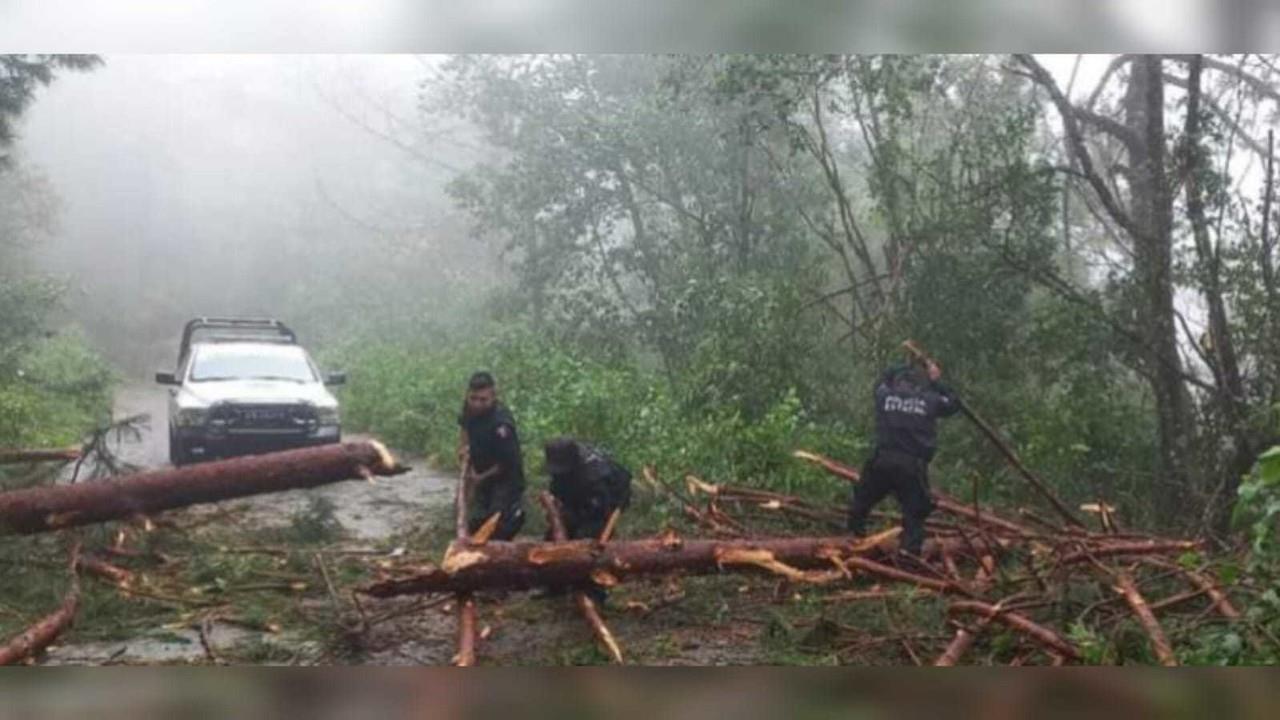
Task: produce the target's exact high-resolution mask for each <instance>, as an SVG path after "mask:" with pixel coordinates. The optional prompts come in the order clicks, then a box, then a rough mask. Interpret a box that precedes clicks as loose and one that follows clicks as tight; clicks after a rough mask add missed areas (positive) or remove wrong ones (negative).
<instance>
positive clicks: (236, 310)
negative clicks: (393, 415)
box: [18, 55, 491, 372]
mask: <svg viewBox="0 0 1280 720" xmlns="http://www.w3.org/2000/svg"><path fill="white" fill-rule="evenodd" d="M105 60H106V65H105V66H104V67H101V68H99V69H97V70H95V71H93V72H89V73H84V74H76V73H68V74H65V75H63V76H61V77H59V78H58V80H57V81H56V82H55V83H54V84H53V85H52V86H50V87H49V88H47V89H46V90H44V91H43V92H42V94H41V96H40V97H39V99H38V100H37V102H36V103H35V104H34V105H33V106H32V108H31V110H30V112H29V113H28V114H27V115H26V117H25V118H24V122H23V124H22V126H21V127H20V132H21V137H20V141H19V145H18V157H19V160H20V162H21V164H22V165H23V167H24V168H25V169H26V171H28V172H30V173H36V174H39V175H42V176H43V177H44V178H45V179H46V180H47V181H48V186H49V187H50V188H51V189H52V192H53V193H54V194H55V195H56V199H57V203H58V207H59V209H60V212H59V213H58V217H57V222H56V225H55V226H54V227H53V228H52V229H51V232H50V236H49V237H48V238H47V239H45V240H44V241H42V242H41V243H39V244H37V245H36V246H35V247H33V252H34V253H35V257H36V258H37V262H38V264H39V265H40V266H41V268H42V269H44V270H47V271H50V272H53V273H55V274H58V275H60V276H61V277H63V278H66V279H67V280H69V281H70V283H71V289H72V292H71V293H70V295H69V301H68V305H69V308H70V310H71V312H72V313H73V315H74V317H75V318H76V319H78V320H79V321H80V324H82V325H83V326H84V327H85V328H86V330H87V332H88V333H89V334H90V336H91V338H92V339H93V340H94V341H95V344H97V345H98V346H99V347H101V348H103V349H104V351H106V352H107V353H108V354H109V355H110V356H111V359H112V360H114V361H116V362H117V363H118V364H120V365H121V366H122V367H125V368H127V369H128V370H130V371H139V372H140V371H144V370H146V369H149V368H151V367H153V366H155V365H157V364H163V363H164V362H168V361H169V360H168V359H169V358H171V357H172V354H173V351H174V347H175V342H176V339H175V338H176V334H177V332H178V331H179V329H180V327H181V323H182V322H183V321H184V320H185V319H187V318H189V317H192V316H195V315H213V314H253V315H271V316H280V317H282V318H284V319H285V320H286V321H291V322H293V323H295V324H296V325H298V326H299V327H298V328H297V329H298V330H299V331H300V333H302V334H303V335H304V337H311V338H312V339H314V340H316V341H320V340H324V339H328V338H332V337H334V336H335V334H336V333H337V332H338V331H339V329H340V328H342V327H349V325H348V324H349V323H354V322H376V321H378V320H379V319H387V318H391V317H393V316H394V317H395V318H396V319H397V320H399V321H404V320H405V312H409V313H410V314H412V313H413V312H417V311H418V310H419V309H421V308H424V307H426V308H431V307H434V308H435V309H436V311H437V313H438V312H441V305H440V304H439V302H436V303H433V302H430V301H431V299H432V298H436V299H438V300H439V301H440V302H443V301H444V299H445V298H453V299H454V300H457V299H458V297H459V293H458V288H457V287H456V286H457V284H458V283H464V284H465V285H466V286H468V287H472V288H474V287H476V286H477V285H480V284H482V278H484V277H487V276H486V275H485V273H486V271H487V270H488V269H489V266H490V265H491V263H489V262H487V261H486V258H487V257H489V255H487V252H488V251H487V248H484V247H481V246H477V245H476V243H475V242H474V241H472V240H470V239H469V237H468V233H467V228H466V222H465V220H464V219H463V218H461V217H460V216H458V215H457V214H455V212H454V211H453V210H452V209H451V208H450V204H449V202H448V199H447V198H446V197H445V195H444V186H445V184H446V183H447V181H448V180H449V178H450V177H451V175H452V173H451V172H450V170H449V168H458V167H464V166H465V165H466V164H468V163H469V162H471V158H470V157H469V151H467V150H465V149H464V148H463V146H462V145H460V144H459V140H458V138H459V133H458V132H457V130H456V128H452V126H451V125H450V124H449V123H450V122H451V121H449V120H447V119H444V118H441V119H440V120H439V122H438V123H437V122H436V121H435V120H433V119H431V118H427V119H426V120H425V121H424V115H423V114H422V113H419V112H418V101H419V95H420V92H419V88H420V85H421V83H422V82H423V80H424V78H425V77H427V76H428V75H429V73H430V72H431V70H432V66H433V64H434V63H435V62H437V61H438V58H428V57H411V56H327V57H326V56H234V55H218V56H198V55H184V56H162V55H146V56H128V55H126V56H107V57H105ZM424 122H427V123H428V124H432V127H431V128H427V127H424V125H423V123H424ZM428 130H430V132H429V131H428ZM397 305H398V306H399V307H398V308H397V307H396V306H397ZM393 308H396V309H393ZM410 319H413V318H410ZM417 319H419V320H422V321H424V322H426V321H430V320H432V319H433V318H431V317H419V318H417ZM397 327H398V328H400V329H401V330H403V328H404V327H406V325H405V324H404V323H403V322H400V323H399V324H398V325H397Z"/></svg>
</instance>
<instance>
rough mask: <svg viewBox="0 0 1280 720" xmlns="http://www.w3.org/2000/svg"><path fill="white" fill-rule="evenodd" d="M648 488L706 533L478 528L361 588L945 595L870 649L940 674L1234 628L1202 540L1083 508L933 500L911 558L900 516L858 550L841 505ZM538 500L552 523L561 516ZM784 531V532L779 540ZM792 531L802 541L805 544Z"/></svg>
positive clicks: (1063, 659)
mask: <svg viewBox="0 0 1280 720" xmlns="http://www.w3.org/2000/svg"><path fill="white" fill-rule="evenodd" d="M796 455H797V456H798V457H801V458H802V459H805V460H809V461H811V462H814V463H817V464H819V465H821V466H822V467H824V468H825V469H826V470H827V471H829V472H831V473H832V474H834V475H837V476H838V477H841V478H844V479H845V480H848V481H850V482H856V481H857V480H858V471H857V470H855V469H854V468H851V467H848V466H846V465H843V464H841V463H839V462H836V461H834V460H831V459H828V458H825V457H821V456H818V455H814V454H811V453H805V452H798V453H796ZM644 477H645V479H646V480H647V481H648V482H649V483H650V485H651V486H652V487H654V488H656V489H658V490H659V491H660V492H664V493H669V495H670V496H671V497H672V498H674V499H675V500H676V501H677V503H678V505H679V506H680V507H681V508H682V510H683V512H684V514H685V515H686V516H687V517H688V518H689V519H690V520H692V521H693V522H694V524H695V525H696V526H697V527H698V528H700V529H702V530H703V531H705V532H706V533H707V534H709V535H710V536H711V537H710V538H705V537H704V538H684V537H680V536H678V535H677V534H676V533H675V532H674V531H673V530H670V529H668V530H667V531H666V532H665V533H664V534H663V535H662V536H660V537H657V538H650V539H643V540H628V541H619V540H613V541H609V540H607V538H600V539H597V540H576V541H562V540H561V541H555V540H553V541H551V542H527V541H525V542H499V541H489V540H488V537H487V534H486V533H483V532H481V533H478V535H479V537H474V538H465V537H462V536H459V538H458V539H457V540H456V541H455V542H454V543H452V544H451V545H450V547H449V548H448V550H447V551H446V554H445V557H444V559H443V561H442V562H441V563H440V564H439V565H438V566H437V565H427V566H415V567H410V568H404V569H402V571H401V572H399V573H397V574H396V575H394V576H384V577H383V578H381V579H380V580H379V581H377V582H374V583H372V584H370V585H367V586H365V587H363V588H361V589H360V592H361V593H363V594H365V595H368V596H372V597H381V598H385V597H392V596H398V595H414V594H432V593H439V594H445V593H452V594H457V595H458V596H459V597H463V596H465V597H467V598H473V597H474V593H476V592H477V591H483V590H519V589H529V588H535V587H539V586H542V585H552V584H570V585H572V584H575V583H576V584H579V585H581V584H582V583H585V582H588V581H589V582H595V583H597V584H600V585H605V586H612V585H617V584H619V583H621V582H624V581H626V580H628V579H631V578H638V577H644V576H649V577H653V576H662V577H666V578H672V577H679V576H687V575H710V574H719V573H724V572H748V573H757V574H766V575H771V576H775V577H777V578H778V579H779V580H780V585H782V586H786V587H787V588H796V589H798V588H800V587H802V586H810V587H814V588H818V589H820V592H822V593H824V594H823V596H822V598H821V600H822V601H823V602H859V601H866V600H886V599H889V598H896V597H902V596H904V595H905V596H914V595H915V594H916V593H924V594H929V595H933V596H937V597H939V598H942V599H943V604H942V606H943V607H945V611H944V613H942V616H941V617H938V618H936V624H935V625H934V626H932V627H919V626H916V627H906V628H903V627H895V628H893V630H894V636H893V637H882V638H875V639H874V640H875V641H876V642H885V641H890V642H899V643H901V645H902V646H903V648H904V649H905V651H906V654H907V656H908V657H909V658H910V659H911V660H912V661H914V662H916V663H918V664H925V663H928V662H931V663H932V664H934V665H940V666H947V665H958V664H969V663H980V662H983V661H982V660H981V659H977V658H976V657H975V655H976V653H975V651H974V648H975V646H978V645H980V644H981V643H982V642H984V641H986V640H990V639H992V637H993V636H994V635H995V634H996V632H997V629H999V630H1001V631H1003V633H1004V634H1006V635H1008V636H1011V637H1012V638H1013V644H1014V646H1015V648H1016V655H1015V657H1014V658H1013V663H1014V664H1019V665H1022V664H1053V665H1060V664H1069V663H1081V662H1086V661H1088V658H1087V657H1086V654H1085V652H1084V651H1083V650H1082V648H1081V647H1079V646H1078V644H1077V642H1076V641H1074V640H1073V639H1072V638H1073V633H1072V631H1071V630H1072V628H1079V627H1087V628H1090V629H1092V630H1098V631H1104V632H1105V631H1107V630H1108V629H1114V628H1118V627H1120V626H1122V625H1125V624H1126V623H1128V624H1130V626H1135V625H1136V627H1138V628H1140V629H1141V632H1142V633H1143V634H1144V635H1145V638H1146V642H1147V643H1148V644H1149V647H1150V651H1151V654H1152V655H1153V656H1154V658H1155V659H1156V660H1158V662H1160V663H1161V664H1163V665H1176V664H1177V663H1178V659H1177V652H1176V646H1175V644H1174V642H1172V641H1171V639H1170V637H1171V636H1170V634H1169V633H1168V632H1166V624H1167V622H1168V620H1169V619H1170V618H1171V617H1173V616H1177V617H1178V618H1179V619H1180V620H1186V621H1188V622H1192V623H1196V622H1208V621H1222V622H1238V621H1240V620H1241V614H1240V612H1239V611H1238V610H1237V609H1236V607H1235V606H1234V605H1233V604H1232V602H1231V599H1230V598H1229V597H1228V595H1227V593H1226V592H1225V591H1224V590H1223V589H1222V588H1221V587H1219V585H1218V583H1217V581H1216V580H1215V579H1214V578H1213V577H1212V573H1211V572H1209V568H1208V567H1207V566H1206V565H1204V564H1202V561H1201V560H1200V558H1202V557H1203V555H1202V552H1201V551H1202V550H1203V543H1202V542H1201V541H1199V540H1194V539H1178V538H1166V537H1159V536H1155V535H1151V534H1147V533H1142V532H1134V531H1129V530H1123V529H1121V528H1120V527H1119V526H1118V523H1117V521H1116V518H1115V516H1114V511H1113V510H1112V509H1111V508H1110V507H1107V506H1105V505H1096V506H1087V507H1085V508H1082V510H1084V511H1086V512H1092V513H1093V514H1094V515H1095V516H1096V517H1097V518H1098V525H1099V527H1097V528H1096V529H1091V528H1088V527H1084V526H1082V525H1078V524H1072V523H1057V522H1054V521H1051V520H1049V519H1046V518H1044V517H1041V516H1039V515H1037V514H1035V513H1032V512H1029V511H1026V510H1023V511H1020V512H1019V513H1018V514H1017V517H1012V516H1010V515H1009V514H1007V513H1001V512H996V511H994V510H992V509H991V508H989V507H982V506H979V505H977V504H976V503H966V502H962V501H960V500H958V499H956V498H954V497H951V496H949V495H946V494H945V493H940V492H935V493H934V501H935V503H936V507H937V512H936V513H935V514H934V515H933V517H931V519H930V520H929V522H928V523H927V533H928V539H927V541H926V543H925V547H924V553H923V558H912V557H907V556H905V555H904V554H902V553H900V552H899V551H898V547H897V535H898V533H899V530H898V528H897V527H896V518H894V517H890V516H888V515H886V514H883V513H882V514H881V516H880V517H882V518H883V519H885V520H887V521H892V522H890V523H889V524H891V525H894V526H895V527H890V528H889V529H888V530H886V531H884V532H882V533H879V534H877V535H874V536H872V537H869V538H866V539H858V538H853V537H851V536H849V535H848V534H847V533H845V532H843V529H844V521H845V510H844V508H842V507H839V506H835V505H824V504H821V503H815V502H812V501H809V500H805V499H802V498H799V497H796V496H792V495H786V494H781V493H776V492H770V491H767V490H760V489H754V488H747V487H736V486H731V485H716V484H709V483H706V482H703V481H701V480H699V479H698V478H696V477H692V476H690V477H687V478H686V482H685V487H683V488H680V487H674V486H672V485H669V484H666V483H663V482H661V481H659V480H658V479H657V478H656V477H654V475H653V473H652V471H650V470H649V469H646V471H645V473H644ZM545 503H546V501H544V508H546V509H547V511H548V514H549V516H551V517H550V520H549V522H550V524H551V525H552V527H554V525H555V518H554V516H553V509H552V508H550V507H547V505H546V504H545ZM780 525H785V526H786V527H787V529H788V530H789V531H790V532H789V533H788V534H786V535H782V534H780V533H779V532H778V530H779V526H780ZM797 529H799V530H801V531H802V532H804V533H805V534H804V535H800V536H797V535H796V534H795V531H796V530H797ZM819 533H825V534H819ZM1170 588H1174V589H1173V590H1170ZM594 610H595V609H594V608H584V609H583V616H584V618H585V619H586V620H587V622H588V624H589V625H590V626H591V628H592V631H593V633H594V634H595V635H596V637H597V638H598V639H599V641H600V644H601V646H602V648H604V649H606V650H607V651H608V652H609V654H610V655H611V656H612V657H613V658H614V659H615V660H617V661H620V660H621V657H622V654H621V650H620V649H619V645H618V642H617V638H615V637H613V635H612V634H611V633H609V632H608V629H607V628H606V627H604V625H603V619H602V618H601V617H600V615H599V613H598V612H593V611H594ZM473 622H474V621H473ZM1180 627H1181V625H1180ZM459 638H460V650H465V656H466V657H467V659H468V661H469V662H468V663H467V664H469V663H470V662H472V661H474V638H473V637H471V635H470V633H469V632H468V631H467V630H466V627H465V626H462V627H460V635H459ZM1007 644H1008V643H1005V645H1007Z"/></svg>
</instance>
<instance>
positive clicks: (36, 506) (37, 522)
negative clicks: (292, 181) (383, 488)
mask: <svg viewBox="0 0 1280 720" xmlns="http://www.w3.org/2000/svg"><path fill="white" fill-rule="evenodd" d="M406 470H407V468H405V467H403V466H401V465H399V464H398V463H396V461H395V459H394V458H393V457H392V456H391V454H390V453H389V452H387V451H386V449H385V448H383V447H382V446H381V445H380V444H378V443H376V442H360V443H345V444H342V445H328V446H324V447H316V448H305V449H301V450H289V451H285V452H279V453H270V454H267V455H255V456H250V457H241V458H235V459H232V460H223V461H220V462H211V463H202V464H199V465H189V466H186V467H182V468H177V469H164V470H155V471H152V472H145V473H139V474H136V475H128V476H124V477H120V478H116V479H113V480H109V481H106V482H93V483H81V484H78V485H56V486H52V487H38V488H29V489H26V490H15V491H13V492H7V493H3V494H0V535H5V534H9V535H22V534H31V533H39V532H47V531H50V530H59V529H62V528H67V527H73V526H78V525H88V524H92V523H99V522H105V521H108V520H121V519H125V518H130V517H134V516H136V515H139V514H142V515H148V514H151V513H155V512H159V511H162V510H170V509H173V508H179V507H185V506H187V505H196V504H200V503H211V502H218V501H221V500H228V499H231V498H236V497H243V496H248V495H258V494H262V493H270V492H280V491H283V490H293V489H296V488H307V487H316V486H319V485H325V484H328V483H334V482H339V481H341V480H352V479H356V478H361V477H365V476H366V475H367V474H373V475H397V474H399V473H402V472H405V471H406Z"/></svg>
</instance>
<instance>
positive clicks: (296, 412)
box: [210, 404, 315, 432]
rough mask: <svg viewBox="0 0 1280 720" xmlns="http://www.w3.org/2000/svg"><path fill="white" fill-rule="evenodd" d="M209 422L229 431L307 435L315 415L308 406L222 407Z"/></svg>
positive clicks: (215, 411)
mask: <svg viewBox="0 0 1280 720" xmlns="http://www.w3.org/2000/svg"><path fill="white" fill-rule="evenodd" d="M210 419H211V420H214V421H222V422H223V423H225V427H226V429H227V432H251V431H261V430H267V431H277V432H279V431H287V430H294V431H298V432H305V431H306V430H307V429H308V428H309V427H310V426H312V425H314V424H315V412H314V411H313V410H312V409H311V408H310V407H309V406H306V405H297V404H287V405H267V404H255V405H222V406H220V407H218V408H215V409H214V410H213V411H212V412H211V413H210Z"/></svg>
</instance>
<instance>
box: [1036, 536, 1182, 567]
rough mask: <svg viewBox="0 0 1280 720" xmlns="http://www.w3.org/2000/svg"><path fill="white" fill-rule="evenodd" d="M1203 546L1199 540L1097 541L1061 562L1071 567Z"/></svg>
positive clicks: (1176, 551)
mask: <svg viewBox="0 0 1280 720" xmlns="http://www.w3.org/2000/svg"><path fill="white" fill-rule="evenodd" d="M1202 545H1203V543H1201V542H1200V541H1199V540H1095V541H1093V542H1092V543H1090V546H1089V547H1088V549H1086V550H1077V551H1075V552H1070V553H1067V554H1066V555H1064V556H1063V558H1062V561H1061V562H1062V564H1063V565H1071V564H1074V563H1078V562H1087V561H1089V560H1091V559H1096V558H1103V557H1118V556H1122V555H1123V556H1130V555H1163V554H1166V553H1182V552H1189V551H1192V550H1198V549H1200V547H1201V546H1202Z"/></svg>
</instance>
